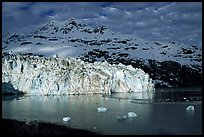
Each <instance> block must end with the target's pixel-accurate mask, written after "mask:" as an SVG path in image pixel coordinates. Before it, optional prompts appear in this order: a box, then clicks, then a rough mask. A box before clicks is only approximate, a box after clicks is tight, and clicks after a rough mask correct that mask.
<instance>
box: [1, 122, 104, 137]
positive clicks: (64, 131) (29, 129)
mask: <svg viewBox="0 0 204 137" xmlns="http://www.w3.org/2000/svg"><path fill="white" fill-rule="evenodd" d="M1 124H2V131H3V132H5V134H6V135H101V134H100V133H96V132H92V131H88V130H83V129H74V128H70V127H66V126H63V125H57V124H53V123H48V122H41V121H28V120H25V121H19V120H13V119H6V118H2V119H1Z"/></svg>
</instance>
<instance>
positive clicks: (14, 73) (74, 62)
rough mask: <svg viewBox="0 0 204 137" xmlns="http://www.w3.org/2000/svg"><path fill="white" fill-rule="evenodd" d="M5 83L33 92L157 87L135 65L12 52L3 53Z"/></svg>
mask: <svg viewBox="0 0 204 137" xmlns="http://www.w3.org/2000/svg"><path fill="white" fill-rule="evenodd" d="M2 83H3V84H4V85H3V87H4V89H3V92H14V93H15V92H17V91H21V92H24V93H27V94H29V95H54V94H62V95H63V94H65V95H67V94H93V93H103V94H110V93H112V92H149V91H153V90H154V85H153V83H152V80H151V79H150V78H149V75H148V74H147V73H145V72H144V71H143V70H141V69H137V68H136V69H135V68H133V67H132V66H125V65H122V64H119V65H111V64H108V63H107V62H103V63H100V62H95V63H87V62H84V61H82V60H80V59H74V58H65V59H62V58H57V57H51V58H44V57H39V56H33V55H20V54H17V55H14V54H8V53H3V57H2ZM5 84H7V85H9V86H10V87H12V88H8V87H9V86H5ZM11 89H15V91H14V90H12V91H11Z"/></svg>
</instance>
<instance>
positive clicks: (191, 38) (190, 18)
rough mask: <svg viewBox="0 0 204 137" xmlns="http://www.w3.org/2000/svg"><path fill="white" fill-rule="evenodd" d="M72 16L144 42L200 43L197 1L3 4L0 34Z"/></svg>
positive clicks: (27, 30)
mask: <svg viewBox="0 0 204 137" xmlns="http://www.w3.org/2000/svg"><path fill="white" fill-rule="evenodd" d="M72 17H73V18H76V19H84V21H85V22H86V23H87V24H88V25H90V26H92V27H97V26H101V25H105V26H107V27H108V28H109V29H111V30H112V31H114V32H118V33H123V34H133V35H135V36H138V37H141V38H144V39H148V40H156V41H166V42H169V41H178V42H182V43H184V44H189V45H192V44H196V45H201V43H202V3H201V2H59V3H57V2H3V3H2V33H3V34H4V33H6V32H18V33H29V32H31V31H33V30H34V29H36V28H38V27H39V25H43V24H45V23H46V22H49V21H51V20H58V21H60V20H62V21H63V20H67V19H69V18H72Z"/></svg>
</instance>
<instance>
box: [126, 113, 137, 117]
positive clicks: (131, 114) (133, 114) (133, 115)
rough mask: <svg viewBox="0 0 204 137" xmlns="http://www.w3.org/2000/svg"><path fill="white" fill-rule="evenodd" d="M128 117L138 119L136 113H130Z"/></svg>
mask: <svg viewBox="0 0 204 137" xmlns="http://www.w3.org/2000/svg"><path fill="white" fill-rule="evenodd" d="M128 117H137V114H135V113H134V112H128Z"/></svg>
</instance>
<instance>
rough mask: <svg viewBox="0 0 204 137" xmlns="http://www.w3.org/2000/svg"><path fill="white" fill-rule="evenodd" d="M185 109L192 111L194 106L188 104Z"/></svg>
mask: <svg viewBox="0 0 204 137" xmlns="http://www.w3.org/2000/svg"><path fill="white" fill-rule="evenodd" d="M186 110H187V111H194V110H195V107H194V106H192V105H190V106H188V107H187V108H186Z"/></svg>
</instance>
